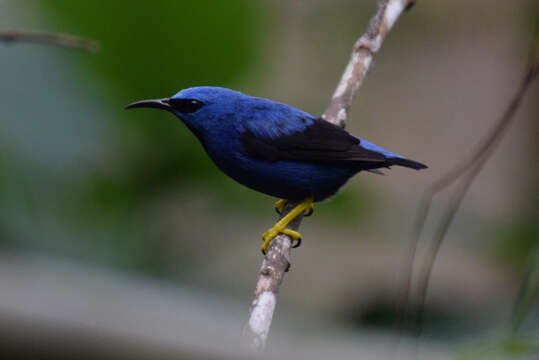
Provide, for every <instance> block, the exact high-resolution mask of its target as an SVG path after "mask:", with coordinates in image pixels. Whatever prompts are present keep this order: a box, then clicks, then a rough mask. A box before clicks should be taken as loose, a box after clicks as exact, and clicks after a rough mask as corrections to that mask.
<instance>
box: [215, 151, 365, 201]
mask: <svg viewBox="0 0 539 360" xmlns="http://www.w3.org/2000/svg"><path fill="white" fill-rule="evenodd" d="M224 158H225V159H214V162H215V163H216V164H217V166H218V167H219V168H220V169H221V170H222V171H223V172H224V173H226V174H227V175H228V176H230V177H231V178H233V179H234V180H236V181H237V182H239V183H240V184H242V185H245V186H247V187H249V188H251V189H253V190H256V191H259V192H262V193H264V194H267V195H271V196H275V197H278V198H283V199H288V200H303V199H305V198H307V197H313V198H314V200H315V201H321V200H324V199H326V198H328V197H330V196H332V195H334V194H335V193H336V192H337V191H338V190H339V188H340V187H341V186H342V185H343V184H344V183H346V181H347V180H348V179H349V178H350V177H351V176H353V175H354V174H355V173H356V172H357V169H351V168H349V167H345V166H335V165H325V164H314V163H306V162H295V161H275V162H269V161H263V160H258V159H252V158H248V157H246V156H245V155H243V154H241V153H236V154H235V156H234V158H233V161H230V157H224Z"/></svg>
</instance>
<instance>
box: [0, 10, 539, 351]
mask: <svg viewBox="0 0 539 360" xmlns="http://www.w3.org/2000/svg"><path fill="white" fill-rule="evenodd" d="M374 9H375V1H351V0H338V1H321V0H316V1H309V2H307V1H296V2H285V1H270V0H267V1H247V0H244V1H240V0H234V1H209V0H203V1H172V0H170V1H165V0H154V1H151V2H148V1H142V0H132V1H129V2H127V1H68V0H43V1H30V0H29V1H16V0H0V31H1V30H6V29H33V30H44V31H48V32H65V33H70V34H74V35H79V36H83V37H86V38H89V39H96V40H98V41H99V43H100V50H99V51H98V52H97V53H87V52H84V51H76V50H69V49H63V48H57V47H53V46H47V45H36V44H13V45H12V46H4V45H1V46H0V72H1V76H0V78H1V79H2V80H1V83H0V99H2V100H1V102H0V103H1V104H2V119H1V121H0V199H1V200H0V267H1V268H2V269H3V271H0V273H3V274H4V275H0V293H2V294H3V295H0V318H2V319H4V322H3V323H4V325H3V326H0V327H1V329H0V331H2V333H3V334H10V336H9V340H6V341H5V342H6V343H7V344H8V345H6V346H8V348H12V347H13V344H14V343H17V341H23V340H24V339H25V336H19V335H18V334H19V333H20V334H27V329H28V328H36V326H37V327H38V328H39V326H41V327H43V328H44V329H52V330H51V331H50V332H47V331H45V330H44V331H43V332H38V333H37V335H35V336H30V337H29V339H31V340H28V338H26V340H27V341H34V342H36V341H37V340H36V339H43V336H42V333H49V334H55V333H58V334H65V333H64V332H65V329H66V328H68V329H69V328H70V326H74V325H73V324H74V323H75V324H77V329H78V330H79V331H82V334H83V335H77V336H73V339H71V340H70V341H71V342H72V343H73V344H75V345H74V346H75V347H76V346H78V344H79V342H81V343H84V344H85V346H87V347H88V348H90V349H94V350H95V349H101V350H100V351H102V353H100V356H107V355H110V354H111V353H113V354H116V353H115V352H114V351H117V347H118V346H117V344H118V343H121V341H120V340H118V342H116V341H111V343H110V344H108V343H107V342H106V341H105V340H103V341H101V340H102V339H101V340H95V343H92V342H89V343H88V341H87V339H88V338H89V337H90V338H91V337H92V336H93V335H95V333H101V332H103V333H104V334H109V333H114V334H115V335H116V336H119V337H120V338H122V339H123V340H122V341H127V340H125V338H127V339H129V341H133V340H132V339H139V340H140V339H142V340H140V341H141V342H142V344H146V343H145V341H146V342H149V343H152V344H153V346H155V347H156V349H157V350H158V351H159V353H162V354H169V355H170V356H173V357H176V355H177V354H180V353H181V354H182V356H184V357H185V358H197V357H196V356H199V355H196V356H195V355H193V354H195V353H196V354H198V352H200V353H203V354H207V353H211V354H212V355H211V356H216V357H217V358H219V357H220V356H222V355H223V354H228V353H227V352H226V351H228V350H230V348H233V347H234V346H233V342H234V341H235V340H234V339H235V336H236V337H239V334H240V333H241V327H242V325H243V321H245V319H246V317H247V307H248V304H249V301H250V295H251V291H252V288H253V286H254V281H255V279H256V274H257V271H258V266H259V264H260V262H261V256H260V254H259V246H260V234H261V233H262V232H263V231H264V230H265V229H266V228H267V227H269V226H270V225H271V223H272V221H274V220H275V215H274V213H273V210H272V202H273V199H271V198H269V197H267V196H264V195H261V194H257V193H255V192H253V191H251V190H249V189H246V188H243V187H241V186H240V185H238V184H236V183H234V182H233V181H232V180H230V179H228V178H226V177H225V176H224V175H223V174H221V173H220V172H219V171H218V170H217V169H216V168H215V166H214V165H213V164H212V163H211V161H210V160H209V159H208V157H207V156H206V154H205V153H204V151H203V149H202V147H201V146H200V145H199V144H198V141H197V140H196V139H195V138H194V137H193V136H192V135H191V134H190V133H189V131H188V130H187V129H186V128H185V127H184V126H183V125H182V124H181V123H180V122H179V121H177V120H176V119H175V118H173V117H172V116H171V115H170V114H166V113H160V112H156V111H136V112H126V111H124V110H123V107H124V106H125V105H126V104H128V103H130V102H132V101H135V100H140V99H146V98H155V97H165V96H171V95H172V94H174V93H176V92H177V91H179V90H180V89H182V88H186V87H190V86H198V85H215V86H224V87H230V88H234V89H238V90H240V91H243V92H246V93H249V94H253V95H257V96H262V97H268V98H272V99H275V100H278V101H283V102H287V103H289V104H291V105H294V106H297V107H300V108H302V109H304V110H306V111H309V112H311V113H314V114H319V113H321V112H323V110H324V108H325V106H326V105H327V103H328V101H329V98H330V95H331V94H332V91H333V89H334V87H335V86H336V83H337V80H338V79H339V76H340V74H341V72H342V71H343V69H344V66H345V64H346V62H347V60H348V57H349V52H350V49H351V46H352V44H353V43H354V41H355V39H356V38H357V37H358V36H359V34H361V32H362V31H363V30H364V28H365V27H366V24H367V21H368V19H369V16H370V15H371V14H372V13H373V11H374ZM538 12H539V7H538V6H537V3H536V2H535V1H533V0H527V1H525V0H521V1H513V2H505V3H504V4H497V5H496V7H493V6H492V3H491V2H490V1H487V0H481V1H475V2H473V3H469V2H466V1H454V2H418V4H416V6H415V7H414V9H413V11H411V12H409V13H407V14H406V15H405V16H404V17H403V18H402V19H401V20H400V21H399V23H398V24H397V26H396V29H395V31H394V32H393V33H391V34H390V36H389V38H388V40H387V42H386V43H385V44H384V47H383V48H382V51H381V52H380V54H379V55H378V57H377V59H376V64H375V65H376V66H375V67H374V69H373V71H372V72H371V73H370V75H369V76H368V77H367V80H366V82H365V84H364V85H363V88H362V89H361V91H360V94H359V96H358V99H357V100H356V101H355V104H354V107H353V109H352V112H351V115H350V118H349V124H348V127H349V129H350V130H351V131H352V132H354V133H357V134H361V135H362V136H363V137H365V138H368V139H369V140H371V141H373V142H375V143H377V144H380V145H382V146H384V147H387V148H389V149H391V150H393V151H396V152H398V153H401V154H405V155H408V156H410V157H411V158H414V159H417V160H420V161H422V162H425V163H427V164H428V165H429V166H430V169H429V170H428V171H426V172H421V173H416V172H411V171H407V170H406V169H393V170H391V171H386V174H387V176H385V177H381V176H376V175H373V174H361V175H360V176H358V177H356V178H354V179H353V180H352V181H351V182H350V183H349V184H348V186H347V187H346V188H345V189H344V191H343V192H342V193H341V194H339V195H338V196H336V197H335V198H334V199H332V200H330V201H327V202H325V203H323V204H320V205H318V206H317V208H316V213H315V216H313V217H311V218H309V219H307V220H306V221H305V222H304V224H303V227H302V229H303V230H302V232H303V235H304V237H305V241H304V245H303V246H302V247H301V248H300V249H298V250H297V251H295V252H294V259H293V265H292V271H291V272H290V274H289V275H288V276H287V279H286V280H285V285H284V287H283V289H282V293H281V294H280V303H279V305H278V309H277V315H276V324H275V327H274V330H272V331H273V332H272V335H271V340H270V341H273V344H281V345H283V344H284V345H283V346H284V347H285V348H288V347H290V348H293V349H295V351H299V350H297V348H298V347H297V346H295V345H294V343H295V342H298V343H299V344H303V346H300V347H299V349H300V350H305V351H307V349H312V351H313V353H314V354H317V356H320V357H321V358H324V356H336V357H340V356H342V357H343V358H344V357H348V356H349V355H350V354H354V356H357V357H358V358H361V354H362V351H366V350H365V346H367V348H368V351H366V352H370V353H372V354H377V355H376V356H377V357H376V358H386V357H389V355H388V354H386V352H385V350H384V349H386V348H387V347H388V346H387V344H394V343H396V340H394V338H393V337H392V334H394V331H393V330H392V323H393V321H394V318H395V313H394V311H395V310H394V308H395V303H396V297H397V294H398V287H399V279H400V277H399V272H400V271H401V270H400V269H401V266H402V263H403V261H404V257H405V254H406V251H407V246H408V242H409V234H410V233H411V226H412V221H413V215H414V211H415V209H416V207H417V202H418V199H419V197H420V194H421V192H422V190H424V188H425V187H426V186H427V184H429V183H430V182H431V181H432V180H433V179H435V178H437V177H438V176H439V175H440V174H442V173H443V172H444V171H445V170H446V169H448V168H449V167H451V166H453V165H455V164H456V163H458V162H459V160H460V159H462V158H463V157H464V156H466V154H468V153H469V151H470V150H471V149H472V148H473V145H474V144H475V143H476V142H477V141H478V140H479V139H480V138H481V136H482V135H483V134H485V133H486V130H487V129H488V128H489V126H490V124H492V123H493V122H494V121H495V119H496V117H497V116H498V115H499V114H500V113H501V111H502V110H503V108H504V106H505V104H506V103H507V102H508V100H509V97H510V96H511V95H512V94H513V92H514V91H515V89H516V87H517V85H518V82H519V79H520V76H521V74H522V72H523V70H524V65H525V61H526V53H527V47H528V46H529V43H530V41H531V38H532V35H533V26H534V23H533V22H534V20H535V18H537V13H538ZM534 15H535V17H534ZM537 98H538V86H537V84H535V86H534V87H533V89H532V90H531V91H530V94H529V95H528V97H527V98H526V99H525V101H524V104H523V106H522V109H521V110H520V111H519V113H518V115H517V116H518V117H519V118H518V119H517V122H516V124H515V126H514V127H513V128H512V129H511V131H510V133H509V134H508V136H507V138H506V139H505V140H504V142H503V143H502V144H501V146H500V148H499V149H498V151H497V152H496V154H495V156H494V157H493V159H492V161H490V162H489V164H488V165H487V167H486V168H485V171H484V172H483V173H482V174H481V175H480V176H479V178H478V180H477V182H476V183H475V184H474V186H473V187H472V189H471V192H470V194H469V196H468V197H467V198H466V200H465V201H464V203H463V206H462V209H461V211H460V212H459V214H458V217H457V219H456V221H455V224H454V226H453V227H452V228H451V232H450V234H449V236H448V238H447V242H446V244H444V246H443V248H442V251H441V254H440V258H439V259H438V261H437V263H436V265H435V268H434V273H433V276H432V285H431V288H430V289H429V291H430V292H429V298H428V301H427V314H426V324H425V331H424V335H423V336H422V337H421V339H420V340H419V342H420V343H421V344H422V350H421V352H422V353H423V354H428V356H429V358H434V357H440V358H451V357H453V356H459V355H462V354H465V355H462V356H467V355H466V351H468V349H470V348H472V349H475V348H481V349H482V348H483V347H485V348H487V349H491V348H494V349H495V350H492V351H493V352H494V353H496V354H497V355H496V356H498V355H499V356H502V355H500V354H502V353H503V354H505V355H508V354H506V353H508V352H509V353H510V351H506V350H507V347H502V348H501V349H500V348H498V347H497V345H496V344H498V342H499V339H500V338H504V337H503V334H504V333H505V331H506V329H507V328H508V321H509V320H510V318H511V317H510V314H511V312H512V311H513V304H514V303H515V301H516V299H517V294H518V289H519V287H520V285H521V283H522V281H523V279H524V278H525V274H526V273H527V272H529V271H531V269H533V266H537V264H536V262H537V260H535V263H534V262H533V256H532V254H533V253H534V251H537V250H536V249H537V244H538V242H539V210H538V206H537V201H538V200H539V189H538V187H537V183H538V180H539V178H538V175H539V167H538V164H539V162H538V161H537V155H539V149H538V147H537V144H538V143H539V142H538V137H537V135H538V134H539V125H538V122H537V118H538V115H539V107H538V102H537ZM440 209H441V208H440V207H435V208H434V219H435V218H436V215H437V214H439V212H440ZM534 249H535V250H534ZM421 254H422V253H421ZM534 264H535V265H534ZM89 279H90V280H89ZM88 283H91V284H93V286H95V288H93V287H90V288H89V287H88ZM51 284H53V285H51ZM126 284H128V285H126ZM123 286H128V287H129V291H127V293H128V294H130V295H129V296H127V295H126V294H125V292H124V291H121V290H119V289H122V287H123ZM118 288H119V289H118ZM53 289H56V290H53ZM532 290H533V289H532ZM535 291H536V292H537V284H536V285H535ZM87 293H91V296H90V297H88V296H83V295H80V296H74V297H73V294H87ZM148 293H151V294H152V295H151V296H150V295H148V296H149V299H146V298H145V294H148ZM2 296H4V297H2ZM532 298H533V297H532ZM140 299H146V300H147V301H146V300H145V301H142V300H140ZM534 299H535V300H537V296H535V298H534ZM162 302H167V306H168V307H167V306H162ZM116 303H117V304H118V309H116V310H117V312H116V311H113V310H111V307H110V304H116ZM126 308H129V309H134V308H136V309H137V310H136V311H135V313H136V315H133V313H132V312H127V313H125V314H124V312H125V311H126ZM531 308H532V310H530V312H529V313H526V321H525V326H524V328H525V329H524V330H523V332H524V335H522V337H523V339H525V340H522V342H523V344H524V345H522V347H517V348H518V351H521V350H522V348H524V350H522V352H518V351H516V352H515V353H517V354H518V355H519V356H529V353H530V351H533V349H537V340H538V333H537V331H538V329H539V321H538V318H539V317H538V316H537V314H538V312H537V306H536V303H535V302H534V301H532V306H531ZM51 309H53V310H54V309H56V310H57V311H56V310H55V311H53V310H51ZM66 309H67V310H66ZM131 311H134V310H131ZM213 312H215V314H214V317H210V318H211V319H205V317H208V313H212V314H213ZM184 313H185V314H187V313H189V314H191V316H192V319H190V320H185V319H183V318H182V316H183V315H179V314H184ZM223 313H226V314H227V316H228V317H226V316H225V318H226V319H225V318H221V317H220V316H223ZM66 314H67V315H66ZM120 314H121V315H120ZM144 314H147V315H144ZM199 314H204V315H199ZM115 316H117V317H118V318H116V317H115ZM137 316H142V318H140V319H139V318H137ZM144 316H146V317H147V319H149V320H147V321H144V320H143V319H144ZM169 317H170V318H169ZM202 318H204V319H205V320H201V319H202ZM21 319H23V320H24V321H23V320H21ZM126 319H128V320H126ZM133 319H138V320H136V321H135V320H133ZM163 319H167V321H165V323H166V326H165V325H163ZM216 319H217V320H216ZM175 320H177V321H176V322H175ZM107 321H109V322H110V323H109V322H107ZM129 321H134V323H133V324H131V323H130V322H129ZM186 321H187V323H188V324H189V325H186ZM215 322H218V323H219V324H220V325H219V326H216V325H215ZM21 324H22V325H21ZM150 324H151V325H150ZM152 326H153V327H152ZM133 328H136V331H135V330H133ZM14 329H18V331H15V330H14ZM103 329H105V330H103ZM165 329H166V330H167V331H165ZM182 329H184V330H185V329H188V330H185V332H186V333H183V332H182ZM208 329H211V330H208ZM219 329H221V330H222V331H220V330H219ZM131 330H132V331H135V334H132V333H130V331H131ZM62 331H64V332H62ZM86 331H88V332H90V334H93V335H92V336H87V335H84V334H86ZM223 331H224V332H226V333H227V336H226V337H225V339H224V340H223V339H221V340H223V344H220V345H219V347H216V348H215V346H214V347H209V348H208V347H207V345H208V344H207V342H204V341H199V340H194V339H200V338H201V337H207V338H212V339H213V337H212V336H214V337H216V338H220V337H221V336H222V332H223ZM160 332H163V334H161V335H162V336H158V335H155V334H160ZM206 332H208V334H210V333H211V334H212V335H207V334H206ZM148 334H154V338H152V337H151V336H149V335H148ZM201 334H204V335H201ZM405 334H407V333H406V332H405ZM62 336H64V335H62ZM62 336H60V335H59V336H58V337H59V338H62ZM103 336H104V337H105V338H108V336H107V335H103ZM405 338H406V339H409V338H408V335H405ZM6 339H8V338H6ZM21 339H23V340H21ZM530 339H531V340H530ZM407 341H408V340H407ZM519 341H521V340H520V338H519ZM414 342H415V340H413V339H412V340H409V343H411V344H414ZM534 342H535V344H536V345H533V344H534ZM42 343H43V344H42V345H41V347H39V346H38V347H37V350H36V351H37V352H39V351H44V352H46V351H49V350H50V349H54V348H55V346H57V345H58V344H56V343H55V341H54V339H52V340H51V339H49V338H47V337H46V339H45V340H42ZM216 343H218V341H216ZM51 344H52V345H51ZM55 344H56V345H55ZM271 344H272V343H270V345H271ZM313 344H319V345H318V346H320V347H321V348H323V349H325V351H326V352H327V353H320V352H319V351H318V350H316V349H317V348H316V346H314V345H313ZM321 344H325V345H321ZM406 344H408V342H406V341H405V344H404V345H401V348H404V350H402V349H401V350H395V351H398V352H404V355H403V354H400V355H401V356H405V355H410V353H413V350H410V349H409V348H408V345H406ZM478 344H479V345H478ZM485 344H486V345H485ZM519 344H520V343H519ZM124 345H125V344H124ZM287 346H288V347H287ZM534 346H535V347H534ZM410 347H411V348H413V347H414V345H410ZM135 348H136V346H135ZM43 349H47V350H43ZM103 349H105V350H103ZM164 349H167V351H170V352H169V353H167V351H165V350H164ZM185 349H189V351H187V350H185ZM193 349H195V350H193ZM223 349H228V350H226V351H225V350H223ZM398 349H400V348H398ZM529 349H532V350H529ZM157 350H156V351H157ZM51 351H52V350H51ZM347 351H349V352H347ZM488 351H490V350H488ZM488 351H487V354H491V353H490V352H488ZM214 353H215V354H217V355H215V354H214ZM54 354H55V355H57V353H54ZM474 354H475V353H474ZM522 354H524V355H522ZM526 354H528V355H526ZM64 355H65V354H64ZM68 355H70V356H74V355H73V354H71V353H68ZM79 355H80V354H79ZM124 355H126V354H124ZM128 355H129V356H127V355H126V357H134V358H136V357H144V356H145V355H144V353H143V352H136V351H135V354H128ZM509 355H511V353H510V354H509ZM509 355H508V356H509ZM200 356H202V355H200ZM227 356H228V355H227ZM295 356H297V357H298V358H300V357H301V356H307V355H305V354H296V355H295ZM311 356H313V355H312V354H310V353H309V355H308V357H311ZM474 356H477V357H478V356H479V355H472V358H473V357H474ZM481 356H484V355H481ZM488 356H492V355H487V357H485V358H492V357H488ZM531 356H533V355H531ZM89 357H91V355H89ZM201 358H203V357H201Z"/></svg>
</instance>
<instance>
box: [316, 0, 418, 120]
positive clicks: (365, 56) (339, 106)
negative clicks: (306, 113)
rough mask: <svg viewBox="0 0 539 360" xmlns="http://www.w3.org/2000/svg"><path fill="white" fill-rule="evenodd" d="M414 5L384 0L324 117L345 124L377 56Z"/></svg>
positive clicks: (351, 57) (356, 46) (354, 52)
mask: <svg viewBox="0 0 539 360" xmlns="http://www.w3.org/2000/svg"><path fill="white" fill-rule="evenodd" d="M413 4H414V1H410V0H381V1H379V2H378V11H377V12H376V15H375V16H374V17H373V18H372V19H371V21H370V22H369V26H368V28H367V31H366V32H365V33H364V34H363V35H362V36H361V37H360V38H359V39H358V40H357V41H356V43H355V44H354V49H353V50H352V55H351V56H350V61H349V62H348V65H347V66H346V69H345V70H344V73H343V74H342V77H341V80H340V81H339V84H338V85H337V88H336V89H335V92H334V93H333V96H332V98H331V102H330V104H329V106H328V108H327V109H326V111H325V112H324V114H322V118H323V119H324V120H327V121H329V122H330V123H333V124H335V125H338V126H341V127H344V126H345V123H346V118H347V116H348V109H349V108H350V107H351V106H352V101H353V100H354V97H355V95H356V93H357V91H358V90H359V88H360V86H361V84H362V83H363V79H365V76H366V75H367V73H368V72H369V70H370V68H371V65H372V59H373V57H374V55H375V54H376V53H377V52H378V50H380V47H381V46H382V42H383V41H384V39H385V37H386V36H387V34H388V33H389V31H390V30H391V28H392V27H393V25H394V24H395V22H396V21H397V19H398V18H399V17H400V15H401V14H402V12H403V11H404V10H406V9H409V8H410V7H411V6H412V5H413Z"/></svg>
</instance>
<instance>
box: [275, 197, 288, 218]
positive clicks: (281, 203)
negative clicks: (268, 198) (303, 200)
mask: <svg viewBox="0 0 539 360" xmlns="http://www.w3.org/2000/svg"><path fill="white" fill-rule="evenodd" d="M286 203H288V200H285V199H281V200H279V201H277V202H276V203H275V204H274V205H273V207H274V208H275V211H277V213H278V214H280V213H282V212H283V210H284V207H285V206H286Z"/></svg>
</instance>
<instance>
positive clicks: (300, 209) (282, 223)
mask: <svg viewBox="0 0 539 360" xmlns="http://www.w3.org/2000/svg"><path fill="white" fill-rule="evenodd" d="M286 202H287V200H279V201H278V202H277V204H275V208H276V209H277V207H278V206H279V207H281V206H282V208H284V205H286ZM282 208H281V211H282ZM305 211H307V214H308V215H311V214H312V212H313V199H312V198H307V199H305V200H303V201H302V202H301V203H299V204H298V205H297V206H296V207H295V208H294V209H292V211H290V212H289V213H288V214H286V215H285V216H283V218H282V219H281V220H279V221H278V222H277V223H276V224H275V225H274V226H273V227H272V228H271V229H269V230H268V231H266V232H265V233H264V234H262V239H264V243H263V244H262V253H263V254H266V250H268V246H269V243H270V241H271V240H272V239H273V238H274V237H275V236H277V234H279V233H282V234H286V235H288V236H290V237H291V238H292V239H293V240H295V242H294V243H293V244H292V247H298V246H299V245H300V244H301V234H300V233H299V232H297V231H294V230H291V229H287V226H288V224H289V223H290V222H291V221H292V220H294V219H295V218H296V217H298V215H300V214H302V213H304V212H305Z"/></svg>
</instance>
